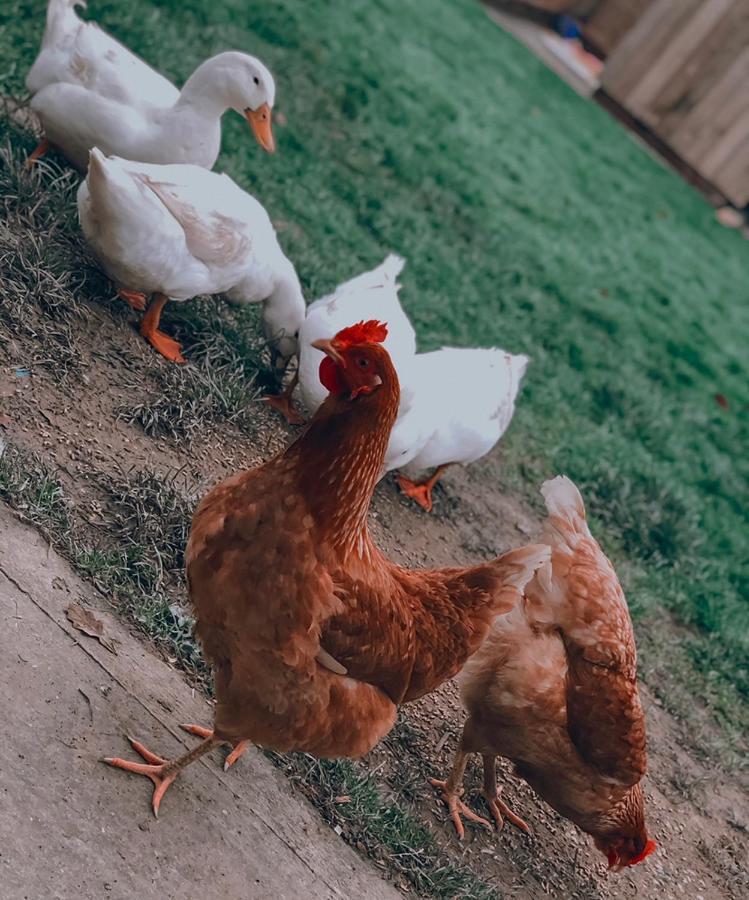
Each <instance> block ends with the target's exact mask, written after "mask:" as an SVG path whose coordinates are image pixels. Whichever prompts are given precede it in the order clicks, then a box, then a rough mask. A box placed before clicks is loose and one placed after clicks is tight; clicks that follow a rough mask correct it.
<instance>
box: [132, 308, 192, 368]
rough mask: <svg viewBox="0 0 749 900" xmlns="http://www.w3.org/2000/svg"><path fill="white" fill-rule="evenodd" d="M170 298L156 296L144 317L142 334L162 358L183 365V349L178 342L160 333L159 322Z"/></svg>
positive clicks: (141, 326) (141, 328)
mask: <svg viewBox="0 0 749 900" xmlns="http://www.w3.org/2000/svg"><path fill="white" fill-rule="evenodd" d="M168 300H169V298H168V297H167V296H166V295H165V294H154V295H153V299H152V300H151V305H150V306H149V307H148V312H147V313H146V314H145V316H143V321H142V322H141V323H140V333H141V334H142V335H143V337H144V338H145V339H146V340H147V341H148V343H149V344H150V345H151V346H152V347H154V348H155V349H156V350H158V351H159V353H160V354H161V355H162V356H165V357H166V358H167V359H168V360H170V361H171V362H176V363H183V362H185V361H186V360H185V357H184V356H183V355H182V352H181V351H182V347H181V346H180V345H179V344H178V343H177V341H175V340H173V339H172V338H170V337H169V336H168V335H166V334H164V332H163V331H159V322H160V321H161V312H162V310H163V309H164V307H165V306H166V304H167V302H168Z"/></svg>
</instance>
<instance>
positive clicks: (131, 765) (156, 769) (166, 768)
mask: <svg viewBox="0 0 749 900" xmlns="http://www.w3.org/2000/svg"><path fill="white" fill-rule="evenodd" d="M128 740H129V741H130V746H131V747H132V748H133V750H135V752H136V753H138V754H139V755H140V756H142V757H143V759H145V760H146V764H144V763H137V762H133V761H132V760H129V759H122V758H120V757H119V756H114V757H113V756H106V757H104V759H103V760H102V762H105V763H108V764H109V765H110V766H114V767H115V768H116V769H124V770H125V771H126V772H134V773H135V774H136V775H145V776H146V778H150V779H151V781H152V782H153V784H154V791H153V797H152V799H151V807H152V809H153V814H154V816H156V818H157V819H158V817H159V807H160V806H161V801H162V799H163V797H164V794H166V792H167V789H168V788H169V786H170V785H171V784H172V782H173V781H174V779H175V778H176V777H177V775H178V774H179V769H173V768H170V765H169V762H168V761H167V760H165V759H164V758H163V757H161V756H157V755H156V754H155V753H151V751H150V750H149V749H148V748H147V747H144V746H143V744H141V743H140V741H136V740H134V739H133V738H131V737H129V738H128Z"/></svg>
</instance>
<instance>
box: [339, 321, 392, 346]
mask: <svg viewBox="0 0 749 900" xmlns="http://www.w3.org/2000/svg"><path fill="white" fill-rule="evenodd" d="M387 336H388V327H387V325H386V324H385V323H384V322H378V321H377V319H370V320H369V322H357V323H356V325H349V327H348V328H344V329H343V330H342V331H339V332H338V334H337V335H336V336H335V337H334V338H333V340H334V341H335V343H336V345H337V346H338V347H353V346H355V345H356V344H381V343H382V342H383V341H384V340H385V338H386V337H387Z"/></svg>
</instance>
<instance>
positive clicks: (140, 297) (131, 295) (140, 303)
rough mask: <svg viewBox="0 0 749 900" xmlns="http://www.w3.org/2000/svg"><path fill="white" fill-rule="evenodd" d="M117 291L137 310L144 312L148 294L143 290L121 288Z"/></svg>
mask: <svg viewBox="0 0 749 900" xmlns="http://www.w3.org/2000/svg"><path fill="white" fill-rule="evenodd" d="M117 293H118V294H119V295H120V297H121V298H122V299H123V300H124V301H125V303H127V304H128V306H130V307H131V308H132V309H134V310H136V311H137V312H143V310H144V309H145V308H146V295H145V294H143V293H142V292H141V291H126V290H125V289H124V288H120V290H119V291H117Z"/></svg>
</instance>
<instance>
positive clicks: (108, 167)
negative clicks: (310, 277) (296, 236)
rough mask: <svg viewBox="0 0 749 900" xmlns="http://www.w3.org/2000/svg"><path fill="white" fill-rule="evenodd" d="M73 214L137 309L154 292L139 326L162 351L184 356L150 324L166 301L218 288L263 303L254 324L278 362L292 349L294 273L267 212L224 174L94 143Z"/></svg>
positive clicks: (296, 295) (299, 315) (298, 300)
mask: <svg viewBox="0 0 749 900" xmlns="http://www.w3.org/2000/svg"><path fill="white" fill-rule="evenodd" d="M78 217H79V219H80V223H81V228H82V229H83V233H84V235H85V236H86V240H87V241H88V242H89V244H90V245H91V247H92V248H93V250H94V253H95V254H96V255H97V257H98V258H99V260H100V261H101V264H102V266H103V268H104V270H105V271H106V273H107V274H108V275H109V276H110V277H111V278H112V280H113V281H114V282H115V283H116V284H117V285H118V286H119V287H120V288H121V290H120V293H121V295H122V296H123V297H124V299H126V300H127V301H128V302H129V303H130V304H131V306H133V307H134V308H136V309H141V310H142V309H145V306H146V295H149V294H151V295H153V299H152V302H151V305H150V307H149V308H148V311H147V312H146V314H145V316H144V318H143V321H142V323H141V334H142V335H143V337H145V338H146V340H147V341H149V342H150V343H151V344H152V345H153V346H154V347H155V348H156V349H157V350H158V351H159V353H161V354H162V355H163V356H165V357H166V358H167V359H170V360H172V361H174V362H184V358H183V356H182V353H181V352H180V351H181V348H180V345H179V344H178V343H177V342H176V341H175V340H173V339H172V338H170V337H168V336H167V335H165V334H163V333H162V332H161V331H159V327H158V326H159V319H160V317H161V311H162V309H163V308H164V305H165V304H166V302H167V301H168V300H169V299H172V300H177V301H184V300H188V299H189V298H190V297H194V296H196V295H197V294H217V293H222V292H228V295H229V297H230V299H232V300H234V301H235V302H240V303H255V302H260V301H263V330H264V333H265V336H266V338H267V340H268V341H269V343H270V344H271V346H272V348H273V351H274V353H275V355H276V356H277V357H278V358H280V359H281V361H282V364H283V366H284V367H285V365H286V363H287V362H288V360H289V358H290V357H291V356H292V355H293V354H294V353H296V352H297V333H298V331H299V327H300V325H301V323H302V320H303V318H304V308H305V307H304V298H303V296H302V290H301V287H300V285H299V279H298V277H297V274H296V271H295V269H294V266H293V265H292V264H291V262H290V261H289V260H288V259H287V257H286V256H285V255H284V253H283V251H282V250H281V247H280V246H279V243H278V239H277V237H276V232H275V229H274V228H273V225H272V223H271V221H270V218H269V217H268V213H267V212H266V211H265V209H264V208H263V206H262V205H261V204H260V203H258V201H257V200H255V198H254V197H251V196H250V195H249V194H247V193H246V192H245V191H243V190H242V189H241V188H239V187H238V186H237V185H236V184H235V183H234V182H233V181H232V180H231V178H229V176H228V175H218V174H216V173H215V172H210V171H208V170H207V169H203V168H200V167H199V166H187V165H170V166H158V165H151V164H148V163H139V162H129V161H128V160H124V159H119V158H117V157H111V158H106V157H105V156H104V154H103V153H101V151H100V150H98V149H96V148H94V149H93V150H92V151H91V153H90V156H89V166H88V174H87V176H86V178H85V180H84V181H83V182H82V184H81V186H80V188H79V190H78ZM122 289H124V290H122Z"/></svg>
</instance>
